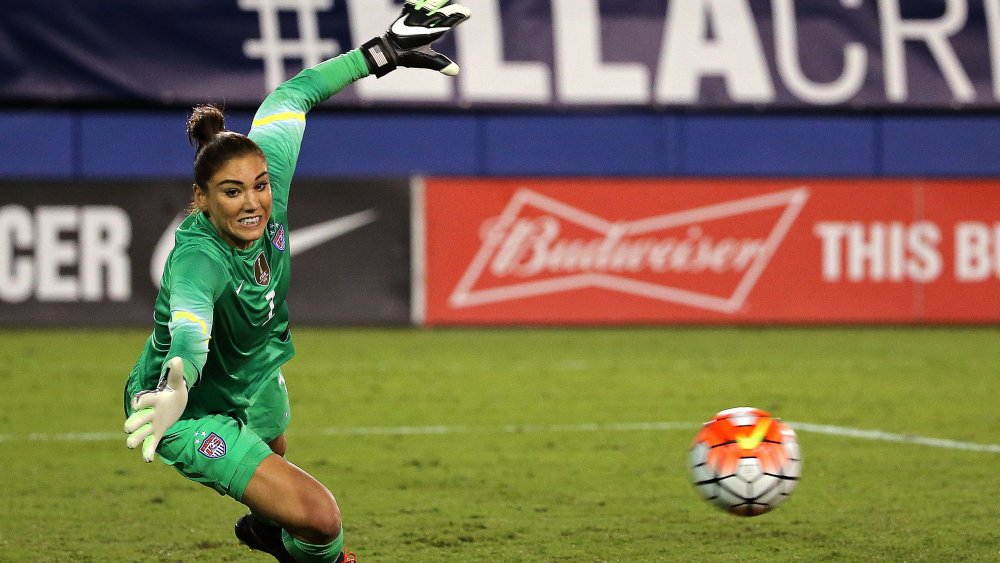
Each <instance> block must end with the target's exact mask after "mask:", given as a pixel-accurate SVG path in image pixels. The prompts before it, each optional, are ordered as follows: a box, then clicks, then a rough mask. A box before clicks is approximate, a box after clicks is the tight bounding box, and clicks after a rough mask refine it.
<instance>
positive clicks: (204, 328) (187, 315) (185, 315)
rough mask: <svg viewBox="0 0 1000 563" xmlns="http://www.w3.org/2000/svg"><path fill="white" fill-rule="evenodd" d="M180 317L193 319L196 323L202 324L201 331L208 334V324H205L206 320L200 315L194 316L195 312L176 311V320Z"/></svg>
mask: <svg viewBox="0 0 1000 563" xmlns="http://www.w3.org/2000/svg"><path fill="white" fill-rule="evenodd" d="M179 319H185V320H188V321H191V322H193V323H196V324H198V325H200V326H201V333H202V334H208V325H207V324H205V321H203V320H201V319H199V318H198V317H196V316H194V315H193V314H191V313H188V312H187V311H177V312H176V313H174V320H175V321H176V320H179Z"/></svg>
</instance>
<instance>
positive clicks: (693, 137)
mask: <svg viewBox="0 0 1000 563" xmlns="http://www.w3.org/2000/svg"><path fill="white" fill-rule="evenodd" d="M683 136H684V145H683V151H682V152H683V165H682V172H683V173H684V174H685V175H689V176H716V175H727V176H728V175H734V176H872V175H874V174H875V173H876V152H875V151H876V137H875V126H874V124H873V121H872V119H871V118H865V117H819V116H808V115H801V116H800V115H796V116H711V117H706V116H691V117H688V118H686V119H685V123H684V133H683Z"/></svg>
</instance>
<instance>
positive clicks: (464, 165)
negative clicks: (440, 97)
mask: <svg viewBox="0 0 1000 563" xmlns="http://www.w3.org/2000/svg"><path fill="white" fill-rule="evenodd" d="M477 150H478V135H477V126H476V122H475V120H474V119H473V118H472V117H470V116H456V115H448V114H443V115H433V114H420V115H403V114H400V115H378V114H364V115H340V114H334V115H325V114H316V115H310V116H309V118H308V121H307V122H306V136H305V139H304V142H303V145H302V153H301V155H300V157H299V166H298V171H297V174H302V175H305V176H407V175H410V174H440V175H469V174H475V173H476V172H477V170H478V169H479V165H478V161H477V154H478V153H477Z"/></svg>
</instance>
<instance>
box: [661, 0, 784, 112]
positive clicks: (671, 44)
mask: <svg viewBox="0 0 1000 563" xmlns="http://www.w3.org/2000/svg"><path fill="white" fill-rule="evenodd" d="M709 30H711V31H713V32H714V37H710V35H712V34H710V33H709ZM657 75H658V80H657V84H656V99H657V101H659V102H662V103H693V102H696V101H698V98H699V91H700V88H701V80H702V78H704V77H705V76H721V77H722V78H723V79H725V81H726V85H727V87H728V89H729V95H730V98H731V99H732V100H733V101H736V102H743V103H768V102H773V101H774V85H773V84H772V82H771V74H770V72H769V71H768V68H767V57H765V56H764V48H763V46H762V45H761V42H760V36H759V34H758V30H757V23H756V21H754V17H753V12H752V11H751V10H750V6H749V4H748V3H747V0H689V1H685V2H671V3H670V10H669V12H668V14H667V25H666V30H665V31H664V41H663V47H662V50H661V53H660V68H659V71H658V72H657Z"/></svg>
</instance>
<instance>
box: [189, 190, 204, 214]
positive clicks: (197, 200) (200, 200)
mask: <svg viewBox="0 0 1000 563" xmlns="http://www.w3.org/2000/svg"><path fill="white" fill-rule="evenodd" d="M191 191H192V195H193V196H194V201H193V203H194V207H195V209H197V210H199V211H201V212H202V213H204V212H206V211H208V193H207V192H206V190H203V189H201V188H200V187H198V184H191Z"/></svg>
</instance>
